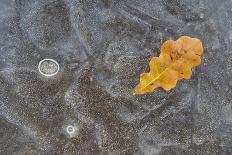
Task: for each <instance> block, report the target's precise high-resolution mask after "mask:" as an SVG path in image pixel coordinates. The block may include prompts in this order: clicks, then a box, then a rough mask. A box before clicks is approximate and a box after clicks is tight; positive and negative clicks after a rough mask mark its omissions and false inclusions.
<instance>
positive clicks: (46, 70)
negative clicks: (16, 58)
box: [38, 58, 60, 77]
mask: <svg viewBox="0 0 232 155" xmlns="http://www.w3.org/2000/svg"><path fill="white" fill-rule="evenodd" d="M38 69H39V72H40V74H42V75H44V76H47V77H50V76H54V75H56V74H57V73H58V72H59V69H60V67H59V64H58V63H57V62H56V61H55V60H53V59H48V58H46V59H43V60H41V61H40V62H39V65H38Z"/></svg>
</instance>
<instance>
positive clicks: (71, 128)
mask: <svg viewBox="0 0 232 155" xmlns="http://www.w3.org/2000/svg"><path fill="white" fill-rule="evenodd" d="M74 130H75V129H74V127H73V126H72V125H69V126H67V128H66V131H67V133H68V134H73V132H74Z"/></svg>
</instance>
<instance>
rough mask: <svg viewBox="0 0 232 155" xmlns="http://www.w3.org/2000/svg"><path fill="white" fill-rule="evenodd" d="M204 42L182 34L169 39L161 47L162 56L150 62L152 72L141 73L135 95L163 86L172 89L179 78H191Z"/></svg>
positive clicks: (199, 58) (198, 62) (198, 61)
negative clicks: (174, 39) (175, 38)
mask: <svg viewBox="0 0 232 155" xmlns="http://www.w3.org/2000/svg"><path fill="white" fill-rule="evenodd" d="M203 50H204V49H203V46H202V42H201V41H200V40H199V39H197V38H190V37H188V36H182V37H180V38H179V39H178V40H176V41H173V40H167V41H166V42H164V43H163V45H162V46H161V49H160V51H161V52H160V56H159V57H153V58H152V59H151V61H150V63H149V66H150V72H149V73H142V74H141V75H140V82H139V84H138V85H137V86H136V88H135V92H134V95H141V94H145V93H151V92H153V91H154V89H156V88H158V87H162V88H163V89H165V90H166V91H167V90H170V89H172V88H174V87H175V86H176V83H177V81H178V80H181V79H189V78H190V77H191V75H192V68H193V67H195V66H198V65H199V64H200V63H201V55H202V53H203Z"/></svg>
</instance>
